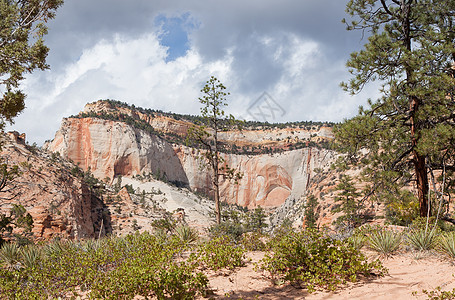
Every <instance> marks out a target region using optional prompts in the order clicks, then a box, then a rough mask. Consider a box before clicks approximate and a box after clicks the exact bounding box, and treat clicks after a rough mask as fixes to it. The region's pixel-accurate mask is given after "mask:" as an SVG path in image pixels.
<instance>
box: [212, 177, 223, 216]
mask: <svg viewBox="0 0 455 300" xmlns="http://www.w3.org/2000/svg"><path fill="white" fill-rule="evenodd" d="M214 175H215V176H214V178H213V185H214V188H215V189H214V191H215V215H216V224H218V225H219V224H221V207H220V187H219V186H218V169H215V172H214Z"/></svg>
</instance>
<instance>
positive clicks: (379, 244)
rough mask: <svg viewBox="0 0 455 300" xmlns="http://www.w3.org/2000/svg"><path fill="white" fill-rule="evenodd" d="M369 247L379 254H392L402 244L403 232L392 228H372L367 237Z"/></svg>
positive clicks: (386, 255)
mask: <svg viewBox="0 0 455 300" xmlns="http://www.w3.org/2000/svg"><path fill="white" fill-rule="evenodd" d="M367 243H368V247H370V248H371V249H372V250H374V251H376V252H378V253H379V254H381V255H383V256H385V257H388V256H390V255H392V254H393V253H394V252H395V251H396V250H398V248H399V247H400V244H401V234H400V233H397V232H395V231H392V230H387V229H383V228H379V229H376V230H372V232H371V233H370V234H369V236H368V237H367Z"/></svg>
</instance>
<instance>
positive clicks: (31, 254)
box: [20, 245, 42, 269]
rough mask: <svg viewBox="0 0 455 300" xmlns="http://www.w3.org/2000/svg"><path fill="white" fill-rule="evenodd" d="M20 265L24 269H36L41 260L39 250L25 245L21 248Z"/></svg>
mask: <svg viewBox="0 0 455 300" xmlns="http://www.w3.org/2000/svg"><path fill="white" fill-rule="evenodd" d="M20 252H21V253H20V254H21V259H20V261H21V263H22V265H23V266H24V267H25V268H28V269H33V268H35V267H37V264H38V262H39V261H40V260H41V259H42V251H41V248H40V247H38V246H35V245H27V246H25V247H22V248H21V251H20Z"/></svg>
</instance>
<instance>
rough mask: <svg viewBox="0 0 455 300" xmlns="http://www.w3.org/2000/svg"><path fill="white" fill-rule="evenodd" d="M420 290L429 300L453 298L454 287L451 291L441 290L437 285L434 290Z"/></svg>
mask: <svg viewBox="0 0 455 300" xmlns="http://www.w3.org/2000/svg"><path fill="white" fill-rule="evenodd" d="M422 292H423V293H424V294H425V295H427V296H428V298H427V299H429V300H452V299H455V289H453V290H452V291H442V290H441V287H440V286H438V287H436V289H435V290H432V291H428V290H423V291H422ZM414 294H415V293H414Z"/></svg>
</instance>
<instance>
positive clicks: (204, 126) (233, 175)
mask: <svg viewBox="0 0 455 300" xmlns="http://www.w3.org/2000/svg"><path fill="white" fill-rule="evenodd" d="M225 90H226V87H225V86H224V85H223V84H222V83H221V82H220V81H219V80H218V79H216V78H215V77H214V76H212V77H210V79H209V80H208V81H207V83H206V85H205V86H204V88H203V89H202V90H201V92H202V93H204V96H202V97H201V98H199V102H200V103H202V105H203V106H202V108H201V115H202V118H203V121H202V122H200V124H196V125H193V126H192V127H191V128H190V129H189V130H188V136H187V144H188V145H191V146H194V147H196V148H199V149H201V151H200V152H199V158H200V159H201V160H202V162H203V167H204V168H206V169H208V170H209V171H210V172H211V176H212V189H213V192H214V199H215V213H216V222H217V224H220V223H221V207H220V187H219V184H220V177H223V178H226V179H229V180H234V181H235V182H237V181H238V180H239V179H240V178H241V177H242V174H241V173H239V172H236V171H235V170H234V169H231V168H230V167H229V166H227V165H226V161H225V159H224V158H223V157H222V156H221V155H220V149H221V143H220V141H219V140H218V134H219V133H220V132H222V131H226V130H228V129H230V128H233V127H235V126H236V124H237V121H236V120H235V119H234V117H233V116H232V115H229V116H228V117H226V116H225V113H224V110H223V106H227V103H226V96H227V95H229V93H226V92H225Z"/></svg>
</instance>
